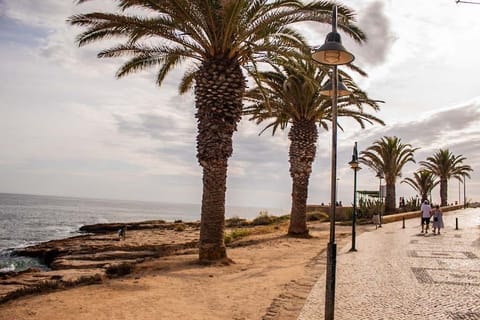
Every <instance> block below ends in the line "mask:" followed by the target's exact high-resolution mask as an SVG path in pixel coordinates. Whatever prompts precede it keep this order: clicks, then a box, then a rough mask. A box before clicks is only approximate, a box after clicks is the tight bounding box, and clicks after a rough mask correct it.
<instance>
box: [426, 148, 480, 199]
mask: <svg viewBox="0 0 480 320" xmlns="http://www.w3.org/2000/svg"><path fill="white" fill-rule="evenodd" d="M466 159H467V158H465V157H464V156H462V155H459V156H455V155H454V154H453V153H451V152H450V151H449V150H448V149H440V150H438V151H437V152H436V153H435V154H434V155H433V156H431V157H428V158H427V159H426V161H420V165H422V166H423V167H424V168H425V169H427V170H429V171H431V172H432V173H433V174H434V175H436V176H437V177H439V178H440V202H441V205H442V206H446V205H448V201H447V195H448V180H449V179H450V178H452V177H453V178H456V179H458V180H460V181H462V179H463V177H464V176H465V177H468V178H470V174H469V172H472V171H473V169H472V168H471V167H470V166H469V165H464V164H462V163H463V161H464V160H466Z"/></svg>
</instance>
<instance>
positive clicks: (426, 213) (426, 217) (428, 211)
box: [420, 200, 432, 234]
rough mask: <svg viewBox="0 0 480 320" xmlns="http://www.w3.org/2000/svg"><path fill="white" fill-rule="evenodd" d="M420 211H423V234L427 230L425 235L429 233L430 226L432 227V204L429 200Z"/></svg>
mask: <svg viewBox="0 0 480 320" xmlns="http://www.w3.org/2000/svg"><path fill="white" fill-rule="evenodd" d="M420 211H421V214H422V233H423V231H424V229H425V234H427V233H428V226H429V225H430V217H431V215H432V207H431V206H430V204H429V203H428V200H425V201H424V202H423V203H422V205H421V207H420ZM424 226H425V228H424Z"/></svg>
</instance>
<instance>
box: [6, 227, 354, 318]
mask: <svg viewBox="0 0 480 320" xmlns="http://www.w3.org/2000/svg"><path fill="white" fill-rule="evenodd" d="M309 227H310V232H311V235H312V238H310V239H298V238H291V237H287V236H285V228H284V227H282V228H280V229H279V230H277V231H275V232H274V233H270V234H263V235H252V236H248V237H245V238H242V239H241V240H238V241H236V242H234V243H233V247H229V248H228V249H227V250H228V251H227V252H228V256H229V258H231V259H232V260H233V261H234V263H232V264H230V265H228V266H226V265H214V266H201V265H199V264H197V255H196V254H187V255H176V256H168V257H163V258H158V259H153V260H148V261H146V262H144V263H141V264H139V265H137V266H136V268H135V270H134V272H133V273H131V274H129V275H127V276H124V277H122V278H116V279H106V280H104V281H103V282H102V283H100V284H94V285H85V286H80V287H76V288H72V289H68V290H62V291H54V292H50V293H43V294H40V295H33V296H26V297H23V298H19V299H16V300H13V301H10V302H7V303H5V304H2V305H0V320H14V319H15V320H16V319H22V320H28V319H35V320H47V319H48V320H53V319H62V320H68V319H98V320H101V319H115V320H121V319H129V320H130V319H145V320H149V319H155V320H158V319H189V320H197V319H198V320H200V319H209V320H213V319H236V320H240V319H245V320H246V319H266V320H268V319H296V317H297V316H298V314H299V312H300V310H301V308H302V306H303V303H304V300H305V298H306V297H307V295H308V293H309V292H310V289H311V287H312V286H313V284H314V282H315V281H316V279H318V277H319V276H323V274H324V269H325V261H326V260H325V254H324V251H325V248H326V244H327V242H328V232H329V225H328V223H319V222H315V223H312V224H310V225H309ZM349 234H350V227H341V226H337V241H338V242H339V243H340V244H341V243H342V242H345V241H348V240H349V239H350V238H349V237H348V238H347V235H349ZM342 239H343V240H342Z"/></svg>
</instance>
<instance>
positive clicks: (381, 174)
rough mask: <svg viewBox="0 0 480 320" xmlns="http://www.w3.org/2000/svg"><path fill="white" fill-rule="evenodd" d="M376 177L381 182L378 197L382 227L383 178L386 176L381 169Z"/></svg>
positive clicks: (379, 217) (380, 225)
mask: <svg viewBox="0 0 480 320" xmlns="http://www.w3.org/2000/svg"><path fill="white" fill-rule="evenodd" d="M376 177H377V178H378V180H379V183H378V197H379V199H380V210H379V212H378V223H379V225H378V227H379V228H381V227H382V206H383V197H382V179H383V178H385V176H384V175H383V172H382V171H381V170H378V172H377V175H376Z"/></svg>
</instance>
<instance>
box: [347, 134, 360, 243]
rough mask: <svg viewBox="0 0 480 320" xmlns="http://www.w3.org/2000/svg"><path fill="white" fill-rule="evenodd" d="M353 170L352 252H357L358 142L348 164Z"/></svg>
mask: <svg viewBox="0 0 480 320" xmlns="http://www.w3.org/2000/svg"><path fill="white" fill-rule="evenodd" d="M348 164H349V165H350V167H351V168H352V169H353V212H352V248H351V249H350V251H357V249H356V248H355V238H356V232H355V223H356V222H357V171H358V170H361V169H362V168H360V166H359V165H358V152H357V142H356V141H355V146H354V147H353V154H352V161H350V162H349V163H348Z"/></svg>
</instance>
